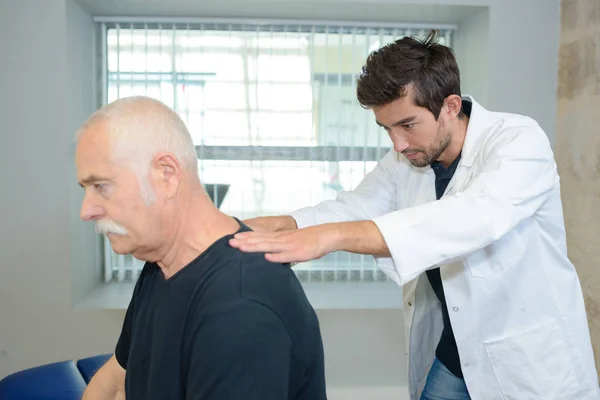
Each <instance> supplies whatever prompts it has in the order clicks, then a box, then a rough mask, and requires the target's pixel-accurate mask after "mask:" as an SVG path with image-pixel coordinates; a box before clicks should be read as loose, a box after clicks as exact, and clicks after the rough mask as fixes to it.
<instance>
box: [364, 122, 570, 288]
mask: <svg viewBox="0 0 600 400" xmlns="http://www.w3.org/2000/svg"><path fill="white" fill-rule="evenodd" d="M480 151H481V152H483V153H482V154H480V155H481V156H482V157H483V159H484V163H483V165H482V166H478V167H477V168H481V171H480V172H478V173H477V174H476V176H475V177H474V178H473V179H472V180H471V182H470V183H469V185H468V186H467V187H466V188H464V189H463V190H462V191H461V192H459V193H456V194H454V195H447V196H444V197H442V199H440V200H438V201H435V202H430V203H426V204H423V205H419V206H416V207H411V208H406V209H402V210H399V211H395V212H391V213H388V214H386V215H382V216H379V217H375V218H373V221H374V222H375V224H376V225H377V227H378V228H379V230H380V231H381V233H382V235H383V237H384V240H385V241H386V244H387V246H388V248H389V250H390V254H391V259H389V258H388V259H380V260H379V262H380V266H382V268H383V267H385V265H386V263H387V264H389V263H393V267H394V268H395V270H396V273H397V283H398V284H400V285H404V284H405V283H406V282H408V281H410V280H412V279H414V278H416V277H417V276H419V275H420V274H421V273H422V272H424V271H426V270H428V269H431V268H433V267H435V266H436V265H439V264H444V263H447V262H451V261H454V260H457V259H461V258H464V257H465V256H467V255H468V254H470V253H472V252H474V251H476V250H479V249H481V248H483V247H485V246H487V245H489V244H491V243H492V242H494V241H496V240H498V239H500V238H501V237H502V236H503V235H504V234H506V233H507V232H509V231H510V230H512V229H513V228H515V226H517V225H518V224H519V223H520V222H521V221H523V220H524V219H526V218H530V217H532V216H533V215H534V214H535V213H536V211H537V210H538V209H539V208H540V206H541V205H542V204H543V203H544V202H546V201H547V200H548V199H549V198H550V197H551V196H552V195H554V193H555V192H556V191H558V190H560V189H559V178H558V174H557V169H556V163H555V161H554V155H553V153H552V149H551V148H550V143H549V141H548V139H547V137H546V135H545V133H544V132H543V131H542V129H541V128H540V127H539V126H537V125H536V126H525V127H511V128H505V129H503V130H501V131H500V132H498V134H496V135H495V136H493V137H492V138H491V139H489V140H488V143H486V144H485V145H484V147H483V148H482V149H481V150H480ZM473 167H474V166H472V167H471V168H473Z"/></svg>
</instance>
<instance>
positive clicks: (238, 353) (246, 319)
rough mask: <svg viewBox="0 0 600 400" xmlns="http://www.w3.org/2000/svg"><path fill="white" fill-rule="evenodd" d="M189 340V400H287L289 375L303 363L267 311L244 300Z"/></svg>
mask: <svg viewBox="0 0 600 400" xmlns="http://www.w3.org/2000/svg"><path fill="white" fill-rule="evenodd" d="M190 334H191V335H194V337H193V338H192V344H191V349H190V351H189V354H190V358H191V359H190V362H189V366H190V367H189V370H188V371H184V373H185V374H186V393H187V394H186V399H187V400H212V399H223V400H287V399H288V396H289V391H290V382H289V377H290V371H291V368H292V365H293V364H294V363H298V362H299V361H298V360H297V359H296V358H295V356H294V350H293V346H292V341H291V338H290V335H289V334H288V332H287V329H286V327H285V326H284V325H283V322H282V321H281V320H280V319H279V317H278V316H277V315H276V314H275V313H274V312H273V311H271V310H270V309H269V308H267V307H265V306H264V305H262V304H260V303H257V302H254V301H251V300H240V301H239V302H236V303H235V304H232V305H230V306H229V307H227V308H225V309H222V310H220V311H219V312H218V313H217V312H213V313H212V314H211V315H210V316H207V317H205V318H203V320H202V321H198V322H197V323H195V330H194V331H193V332H190ZM315 400H319V399H315Z"/></svg>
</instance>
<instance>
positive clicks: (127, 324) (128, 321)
mask: <svg viewBox="0 0 600 400" xmlns="http://www.w3.org/2000/svg"><path fill="white" fill-rule="evenodd" d="M148 269H149V266H148V264H146V265H145V266H144V268H143V269H142V273H141V274H140V277H139V278H138V280H137V282H136V283H135V287H134V289H133V294H132V296H131V300H130V301H129V306H128V307H127V312H126V313H125V319H124V320H123V327H122V328H121V335H120V336H119V340H118V341H117V346H116V348H115V358H116V359H117V362H118V363H119V365H120V366H121V367H122V368H123V369H127V360H128V359H129V348H130V347H131V334H132V333H131V330H132V325H133V316H134V314H135V308H136V299H137V297H138V296H139V293H140V290H141V286H142V282H143V281H144V277H145V276H146V275H147V274H148Z"/></svg>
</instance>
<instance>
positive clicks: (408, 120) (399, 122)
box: [375, 115, 417, 128]
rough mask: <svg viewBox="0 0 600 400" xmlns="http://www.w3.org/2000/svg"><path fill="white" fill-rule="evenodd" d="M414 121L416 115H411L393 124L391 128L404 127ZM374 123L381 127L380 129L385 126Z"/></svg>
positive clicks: (377, 122)
mask: <svg viewBox="0 0 600 400" xmlns="http://www.w3.org/2000/svg"><path fill="white" fill-rule="evenodd" d="M415 119H417V116H416V115H411V116H410V117H406V118H403V119H401V120H400V121H397V122H394V123H393V124H392V126H398V125H406V124H410V123H411V122H413V121H414V120H415ZM375 123H376V124H377V125H379V126H381V127H382V128H385V127H386V126H385V125H383V124H382V123H381V122H379V121H377V120H375Z"/></svg>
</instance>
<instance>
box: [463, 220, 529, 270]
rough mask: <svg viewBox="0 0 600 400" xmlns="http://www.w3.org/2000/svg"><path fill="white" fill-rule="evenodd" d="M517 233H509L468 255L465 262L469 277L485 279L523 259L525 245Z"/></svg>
mask: <svg viewBox="0 0 600 400" xmlns="http://www.w3.org/2000/svg"><path fill="white" fill-rule="evenodd" d="M523 243H524V242H523V240H522V238H521V236H520V234H519V233H518V232H517V231H511V232H508V233H507V234H505V235H504V236H502V237H501V238H500V239H498V240H497V241H495V242H493V243H491V244H489V245H488V246H486V247H484V248H482V249H479V250H477V251H475V252H474V253H471V254H470V255H468V256H467V257H466V258H465V260H466V264H467V267H468V269H469V271H470V272H471V275H472V276H474V277H476V278H486V277H489V276H493V275H496V274H500V273H502V272H504V271H506V270H507V269H509V268H511V267H512V266H513V265H515V264H516V262H517V261H518V260H520V259H521V258H522V257H523V252H524V251H525V245H524V244H523Z"/></svg>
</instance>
